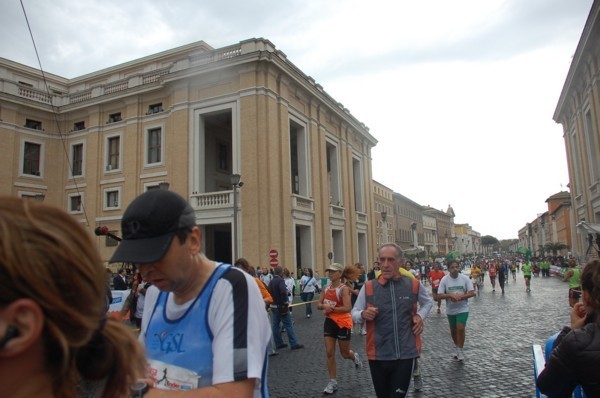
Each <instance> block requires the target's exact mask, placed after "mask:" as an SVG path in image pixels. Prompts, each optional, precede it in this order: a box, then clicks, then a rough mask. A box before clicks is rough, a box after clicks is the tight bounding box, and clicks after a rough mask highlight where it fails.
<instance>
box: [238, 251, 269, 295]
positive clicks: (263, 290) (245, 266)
mask: <svg viewBox="0 0 600 398" xmlns="http://www.w3.org/2000/svg"><path fill="white" fill-rule="evenodd" d="M235 266H236V267H238V268H240V269H242V270H244V271H245V272H247V273H248V275H250V276H252V277H253V278H254V280H255V281H256V285H257V286H258V289H259V290H260V294H261V296H262V298H263V301H264V303H265V305H269V304H271V303H272V302H273V298H272V297H271V294H270V293H269V289H268V288H267V287H266V286H265V284H264V283H263V282H262V281H261V280H260V279H258V277H257V276H256V275H254V272H255V271H254V268H253V267H252V266H250V264H249V263H248V260H246V259H245V258H238V259H237V260H235Z"/></svg>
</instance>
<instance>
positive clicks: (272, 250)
mask: <svg viewBox="0 0 600 398" xmlns="http://www.w3.org/2000/svg"><path fill="white" fill-rule="evenodd" d="M278 255H279V253H277V250H275V249H271V251H269V256H270V257H271V258H277V256H278Z"/></svg>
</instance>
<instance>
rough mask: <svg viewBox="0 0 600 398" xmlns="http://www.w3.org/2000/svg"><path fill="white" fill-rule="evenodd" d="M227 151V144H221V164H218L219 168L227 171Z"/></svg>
mask: <svg viewBox="0 0 600 398" xmlns="http://www.w3.org/2000/svg"><path fill="white" fill-rule="evenodd" d="M227 152H228V151H227V145H225V144H219V158H218V162H219V164H218V165H217V166H218V167H219V169H221V170H225V171H227V170H229V168H228V167H227Z"/></svg>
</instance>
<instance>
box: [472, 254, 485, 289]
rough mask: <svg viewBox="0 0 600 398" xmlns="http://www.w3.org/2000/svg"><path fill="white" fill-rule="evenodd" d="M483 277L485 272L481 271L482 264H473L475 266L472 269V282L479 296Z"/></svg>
mask: <svg viewBox="0 0 600 398" xmlns="http://www.w3.org/2000/svg"><path fill="white" fill-rule="evenodd" d="M482 275H483V272H482V271H481V268H480V263H479V262H477V263H475V264H473V266H472V267H471V282H472V283H473V286H474V288H475V291H476V292H477V295H478V296H479V293H480V292H481V285H482V284H483V281H482Z"/></svg>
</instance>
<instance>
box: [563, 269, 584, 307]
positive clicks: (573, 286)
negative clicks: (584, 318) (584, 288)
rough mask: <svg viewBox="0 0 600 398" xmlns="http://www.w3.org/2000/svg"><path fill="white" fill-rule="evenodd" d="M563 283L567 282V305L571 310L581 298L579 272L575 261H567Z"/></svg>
mask: <svg viewBox="0 0 600 398" xmlns="http://www.w3.org/2000/svg"><path fill="white" fill-rule="evenodd" d="M563 281H564V282H567V281H568V282H569V305H570V306H571V308H573V307H575V304H577V303H578V302H579V299H580V298H581V270H580V269H579V268H578V267H577V262H575V260H573V259H571V260H570V261H569V270H568V271H567V272H566V273H565V277H564V278H563Z"/></svg>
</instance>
